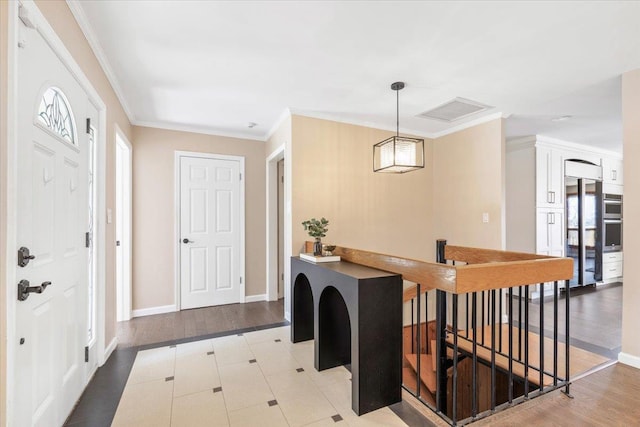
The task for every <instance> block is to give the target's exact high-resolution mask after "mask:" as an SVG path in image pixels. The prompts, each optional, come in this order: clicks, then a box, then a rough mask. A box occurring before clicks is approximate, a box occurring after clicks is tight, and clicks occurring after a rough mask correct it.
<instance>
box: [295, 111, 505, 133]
mask: <svg viewBox="0 0 640 427" xmlns="http://www.w3.org/2000/svg"><path fill="white" fill-rule="evenodd" d="M290 112H291V115H296V116H303V117H311V118H314V119H321V120H330V121H333V122H338V123H346V124H350V125H356V126H364V127H368V128H374V129H380V130H386V131H390V132H394V133H395V131H396V128H395V127H392V126H387V125H382V124H380V123H376V122H369V121H364V120H351V119H345V118H342V117H336V116H334V115H332V114H329V113H317V112H309V111H304V110H296V109H290ZM510 115H511V114H508V113H502V112H497V113H492V114H487V115H485V116H482V117H478V118H477V119H475V120H471V121H468V122H465V123H461V124H459V125H457V126H454V127H452V128H449V129H445V130H443V131H440V132H425V131H420V130H415V129H407V128H402V127H401V128H400V133H401V134H405V135H414V136H420V137H422V138H428V139H437V138H442V137H443V136H447V135H450V134H452V133H456V132H460V131H461V130H464V129H468V128H471V127H474V126H478V125H481V124H483V123H487V122H490V121H492V120H496V119H500V118H503V119H504V118H508V117H509V116H510Z"/></svg>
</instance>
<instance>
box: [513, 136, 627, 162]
mask: <svg viewBox="0 0 640 427" xmlns="http://www.w3.org/2000/svg"><path fill="white" fill-rule="evenodd" d="M534 146H542V147H548V148H561V149H563V150H569V151H579V152H583V153H585V152H586V153H591V154H598V155H602V156H606V157H610V158H615V159H622V154H621V153H618V152H616V151H611V150H605V149H604V148H598V147H594V146H592V145H586V144H579V143H577V142H571V141H565V140H563V139H557V138H551V137H548V136H544V135H527V136H519V137H516V138H509V139H508V140H507V151H517V150H521V149H523V148H528V147H534Z"/></svg>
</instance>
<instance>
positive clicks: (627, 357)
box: [618, 352, 640, 369]
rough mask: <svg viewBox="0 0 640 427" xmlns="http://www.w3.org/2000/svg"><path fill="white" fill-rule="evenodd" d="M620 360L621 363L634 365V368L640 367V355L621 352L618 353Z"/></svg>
mask: <svg viewBox="0 0 640 427" xmlns="http://www.w3.org/2000/svg"><path fill="white" fill-rule="evenodd" d="M618 361H619V362H620V363H624V364H625V365H629V366H633V367H634V368H637V369H640V357H638V356H634V355H632V354H629V353H623V352H620V353H619V354H618Z"/></svg>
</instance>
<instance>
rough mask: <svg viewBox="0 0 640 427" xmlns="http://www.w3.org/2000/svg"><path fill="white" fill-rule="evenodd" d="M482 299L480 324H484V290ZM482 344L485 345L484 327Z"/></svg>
mask: <svg viewBox="0 0 640 427" xmlns="http://www.w3.org/2000/svg"><path fill="white" fill-rule="evenodd" d="M480 298H481V300H482V302H481V303H480V326H484V291H482V294H481V297H480ZM481 333H482V345H484V327H483V328H482V332H481Z"/></svg>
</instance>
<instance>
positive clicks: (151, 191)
mask: <svg viewBox="0 0 640 427" xmlns="http://www.w3.org/2000/svg"><path fill="white" fill-rule="evenodd" d="M131 141H132V145H133V259H134V260H135V262H134V263H133V301H132V306H133V309H134V310H139V309H143V308H151V307H158V306H165V305H172V304H174V303H175V301H174V300H175V283H174V277H175V265H174V264H175V262H174V249H175V234H174V228H175V227H174V225H175V206H174V180H175V179H174V173H175V169H174V156H175V151H194V152H202V153H215V154H225V155H234V156H243V157H244V158H245V201H246V208H245V227H246V228H245V251H246V261H245V271H246V285H245V286H246V288H245V292H246V295H247V296H249V295H259V294H264V293H265V280H266V278H265V253H264V242H265V237H264V236H265V182H264V177H265V160H264V159H265V157H264V143H263V142H259V141H251V140H244V139H236V138H228V137H222V136H212V135H203V134H196V133H189V132H178V131H170V130H163V129H154V128H147V127H138V126H136V127H134V128H133V138H132V140H131Z"/></svg>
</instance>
